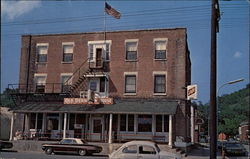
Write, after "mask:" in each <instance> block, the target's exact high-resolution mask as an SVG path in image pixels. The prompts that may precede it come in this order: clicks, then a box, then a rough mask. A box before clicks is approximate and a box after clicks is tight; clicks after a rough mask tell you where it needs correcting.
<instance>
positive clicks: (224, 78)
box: [1, 0, 250, 103]
mask: <svg viewBox="0 0 250 159" xmlns="http://www.w3.org/2000/svg"><path fill="white" fill-rule="evenodd" d="M107 2H108V3H109V4H110V5H111V6H112V7H113V8H115V9H117V10H118V11H119V12H120V13H121V14H122V16H121V19H119V20H117V19H114V18H112V17H110V16H109V15H107V16H106V24H107V30H135V29H148V28H151V29H152V28H178V27H186V28H187V30H188V45H189V50H190V53H191V62H192V84H197V85H198V91H199V92H198V100H200V101H202V102H203V103H206V102H208V101H209V98H210V97H209V91H210V15H211V9H210V4H211V2H210V1H208V0H201V1H198V0H196V1H184V0H183V1H168V0H165V1H164V0H161V1H149V0H148V1H130V0H127V1H126V0H124V1H121V0H112V1H109V0H107ZM103 7H104V1H98V0H94V1H90V0H85V1H70V0H67V1H39V0H37V1H35V0H34V1H3V0H1V55H2V62H1V66H2V68H1V69H2V70H1V76H2V81H1V89H2V91H3V90H4V89H5V88H6V87H7V85H8V84H9V83H18V77H19V64H20V61H19V58H20V50H21V40H20V38H21V35H23V34H49V33H71V32H93V31H103V30H104V18H103V17H104V10H103ZM249 7H250V4H249V1H247V0H237V1H236V0H232V1H220V11H221V14H222V16H221V20H220V32H219V33H218V43H217V44H218V60H217V62H218V65H217V67H218V87H219V86H221V85H222V84H223V83H225V82H228V81H232V80H235V79H239V78H244V79H245V80H244V81H243V82H240V83H237V84H234V85H228V86H225V87H224V88H223V89H221V91H220V93H219V94H220V95H222V94H228V93H231V92H234V91H236V90H239V89H241V88H244V87H245V86H246V84H248V83H249Z"/></svg>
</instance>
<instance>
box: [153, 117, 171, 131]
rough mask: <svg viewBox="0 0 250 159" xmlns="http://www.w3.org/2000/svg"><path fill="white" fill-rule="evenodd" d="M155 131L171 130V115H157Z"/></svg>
mask: <svg viewBox="0 0 250 159" xmlns="http://www.w3.org/2000/svg"><path fill="white" fill-rule="evenodd" d="M155 122H156V123H155V131H156V132H169V115H156V117H155Z"/></svg>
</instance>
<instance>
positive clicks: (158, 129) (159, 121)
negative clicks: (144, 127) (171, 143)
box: [156, 115, 162, 132]
mask: <svg viewBox="0 0 250 159" xmlns="http://www.w3.org/2000/svg"><path fill="white" fill-rule="evenodd" d="M156 132H162V115H156Z"/></svg>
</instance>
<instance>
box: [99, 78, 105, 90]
mask: <svg viewBox="0 0 250 159" xmlns="http://www.w3.org/2000/svg"><path fill="white" fill-rule="evenodd" d="M105 83H106V80H105V77H101V78H100V92H105V85H106V84H105Z"/></svg>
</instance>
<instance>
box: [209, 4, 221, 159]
mask: <svg viewBox="0 0 250 159" xmlns="http://www.w3.org/2000/svg"><path fill="white" fill-rule="evenodd" d="M211 9H212V15H211V67H210V127H209V130H210V132H209V134H210V159H216V156H217V108H216V88H217V86H216V83H217V65H216V63H217V53H216V49H217V47H216V43H217V32H218V31H219V25H218V24H219V23H218V20H219V3H218V0H212V7H211Z"/></svg>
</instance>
